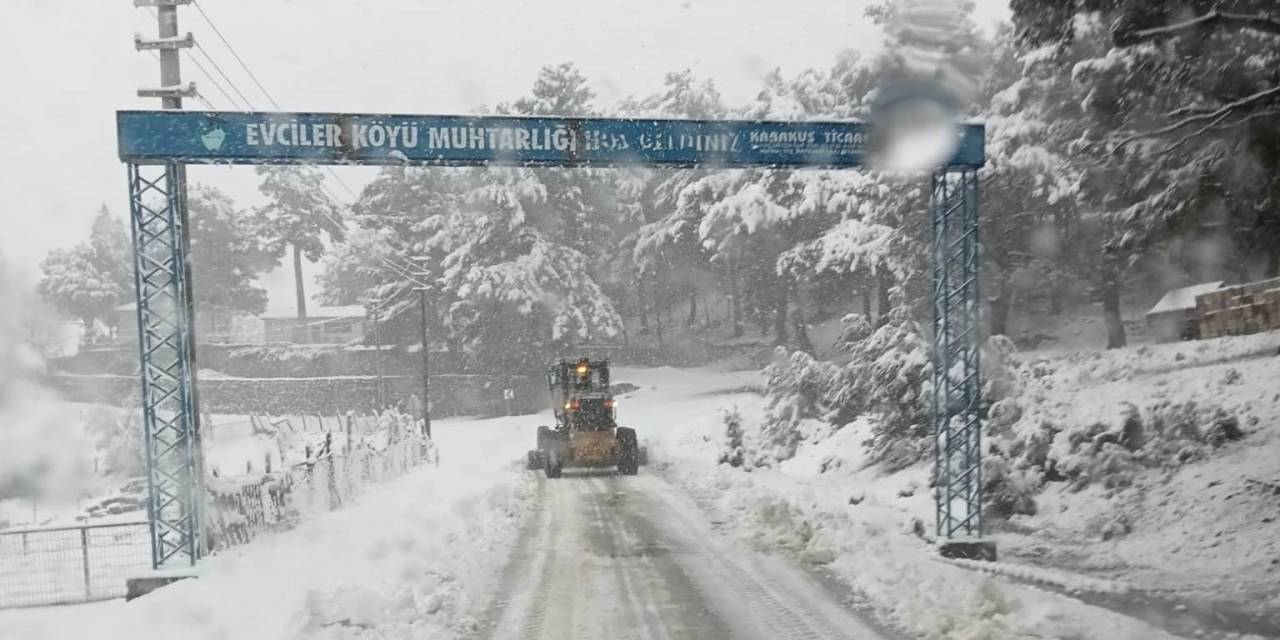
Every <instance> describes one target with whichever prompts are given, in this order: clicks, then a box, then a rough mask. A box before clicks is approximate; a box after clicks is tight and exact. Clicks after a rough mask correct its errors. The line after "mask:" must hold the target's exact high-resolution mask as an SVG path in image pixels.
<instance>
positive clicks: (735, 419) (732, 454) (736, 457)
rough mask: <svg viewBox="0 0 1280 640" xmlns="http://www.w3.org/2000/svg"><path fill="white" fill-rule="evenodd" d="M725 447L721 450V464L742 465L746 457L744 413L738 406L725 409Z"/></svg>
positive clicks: (736, 466)
mask: <svg viewBox="0 0 1280 640" xmlns="http://www.w3.org/2000/svg"><path fill="white" fill-rule="evenodd" d="M724 438H725V441H724V447H723V449H722V450H721V451H720V460H719V463H720V464H727V465H729V466H731V467H734V468H738V467H741V466H742V464H743V461H744V458H745V457H746V451H745V450H744V449H743V441H742V414H741V413H739V412H738V409H737V407H734V408H733V410H732V411H729V410H726V411H724Z"/></svg>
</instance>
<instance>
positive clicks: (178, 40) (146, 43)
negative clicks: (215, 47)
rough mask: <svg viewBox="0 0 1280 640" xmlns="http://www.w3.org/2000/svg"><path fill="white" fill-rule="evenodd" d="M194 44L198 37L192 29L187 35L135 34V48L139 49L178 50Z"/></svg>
mask: <svg viewBox="0 0 1280 640" xmlns="http://www.w3.org/2000/svg"><path fill="white" fill-rule="evenodd" d="M194 46H196V38H195V36H193V35H191V32H190V31H188V32H187V35H185V36H181V37H179V36H173V37H172V38H144V37H142V36H141V35H139V34H136V33H135V34H133V48H135V49H137V50H138V51H156V50H159V51H177V50H178V49H190V48H191V47H194Z"/></svg>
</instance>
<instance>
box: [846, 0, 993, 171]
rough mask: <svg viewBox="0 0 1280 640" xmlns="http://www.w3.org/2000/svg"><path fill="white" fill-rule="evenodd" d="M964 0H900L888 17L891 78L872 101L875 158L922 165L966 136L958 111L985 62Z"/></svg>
mask: <svg viewBox="0 0 1280 640" xmlns="http://www.w3.org/2000/svg"><path fill="white" fill-rule="evenodd" d="M971 9H972V7H971V5H970V4H969V3H968V2H965V1H964V0H900V1H899V2H897V3H896V4H894V5H893V6H892V7H891V13H890V17H889V20H888V22H887V24H886V36H887V46H886V51H885V54H884V66H885V79H884V81H883V82H882V85H881V86H880V88H879V89H877V91H876V95H875V98H874V99H873V101H872V105H871V123H870V124H871V126H872V131H873V142H872V148H871V154H870V156H871V158H870V159H871V162H872V164H873V166H876V167H878V168H882V169H888V170H894V171H924V170H929V169H933V168H936V167H939V166H942V165H944V164H946V163H947V161H948V160H950V158H951V157H952V155H954V153H955V151H956V147H957V146H958V145H959V142H960V133H961V132H960V127H959V118H960V114H961V113H962V112H963V110H964V107H965V105H967V104H968V103H969V102H970V101H971V100H972V98H973V96H974V94H975V92H976V89H977V86H978V83H979V74H980V72H981V67H982V62H981V60H982V58H981V53H980V52H979V49H980V47H979V44H980V39H979V38H978V37H977V35H976V31H975V30H974V28H973V23H972V22H971V21H970V20H969V12H970V11H971Z"/></svg>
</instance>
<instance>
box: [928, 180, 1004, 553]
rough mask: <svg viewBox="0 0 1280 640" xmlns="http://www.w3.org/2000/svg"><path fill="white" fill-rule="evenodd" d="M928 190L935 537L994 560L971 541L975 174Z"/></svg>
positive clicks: (976, 406)
mask: <svg viewBox="0 0 1280 640" xmlns="http://www.w3.org/2000/svg"><path fill="white" fill-rule="evenodd" d="M932 186H933V190H932V198H931V201H930V205H929V208H930V213H931V214H932V218H933V265H932V268H933V345H932V352H933V427H934V438H935V455H936V456H937V458H936V467H935V473H934V481H935V486H934V492H935V493H934V495H935V499H936V510H937V535H938V537H939V539H945V540H946V541H947V542H945V543H944V544H943V547H942V552H943V554H944V555H955V556H967V557H983V558H988V559H991V560H994V559H995V548H994V546H991V545H990V544H989V543H985V542H981V541H978V540H977V539H978V538H981V536H982V535H983V533H984V531H983V522H982V406H981V405H982V372H981V368H980V367H981V361H980V354H981V351H982V324H981V320H982V318H981V315H982V314H981V308H982V305H981V298H980V295H979V287H978V279H979V259H980V255H979V254H980V244H979V238H978V196H979V193H978V173H977V171H973V170H964V171H952V172H947V171H940V172H938V173H937V174H935V175H934V176H933V185H932ZM988 547H989V551H988Z"/></svg>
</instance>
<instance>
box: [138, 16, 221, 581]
mask: <svg viewBox="0 0 1280 640" xmlns="http://www.w3.org/2000/svg"><path fill="white" fill-rule="evenodd" d="M191 2H192V0H133V6H134V7H137V8H147V9H151V10H153V13H154V14H155V16H156V26H157V33H156V35H157V38H155V39H151V38H143V37H142V36H141V35H139V34H135V35H134V37H133V45H134V48H135V49H136V50H138V51H152V52H158V54H157V55H158V56H159V58H160V86H159V87H157V88H140V89H138V97H140V98H160V106H161V107H162V108H164V109H182V99H183V98H193V97H195V96H196V95H197V94H196V85H195V83H188V84H187V86H185V87H184V86H182V72H181V62H182V61H181V57H180V56H181V54H182V50H183V49H190V48H191V47H193V46H195V38H193V37H192V35H191V33H190V32H188V33H187V34H186V35H185V36H183V37H179V36H178V7H179V6H182V5H188V4H191ZM164 172H165V177H164V179H163V182H162V184H163V185H164V187H163V188H164V190H165V192H166V193H167V194H168V210H169V211H168V213H169V216H170V217H169V218H167V219H165V218H163V217H162V216H155V217H154V218H152V219H150V220H143V219H140V217H139V216H140V214H139V213H138V208H137V207H136V206H134V207H133V213H132V216H133V219H132V225H133V228H134V259H135V265H134V268H135V270H137V273H136V274H135V277H136V280H135V282H136V283H137V287H138V291H137V292H136V293H137V304H138V313H139V316H138V318H139V319H138V326H139V330H140V333H142V332H145V331H150V330H152V329H155V328H156V327H158V326H160V323H157V324H156V326H154V327H152V329H144V315H145V314H144V312H143V308H144V306H149V303H148V304H146V305H144V292H143V290H142V289H143V281H144V278H143V276H142V275H141V269H142V266H141V265H142V261H141V258H140V252H142V251H144V249H143V248H141V245H140V244H139V243H140V240H139V235H140V232H139V231H138V229H140V228H142V227H152V228H155V229H163V228H165V227H167V228H168V229H169V230H170V231H171V232H173V231H176V233H177V237H176V240H177V243H178V246H176V247H172V248H171V251H172V255H173V256H174V258H173V263H174V264H173V266H174V267H175V269H174V270H173V272H170V273H166V276H167V278H168V279H169V281H168V283H167V284H163V285H159V287H161V290H165V291H167V293H168V294H169V295H170V296H172V297H174V298H176V299H177V300H180V301H182V302H180V303H179V304H181V307H179V308H178V309H171V310H163V309H159V315H161V316H165V315H168V316H169V318H168V320H169V322H170V323H171V324H169V329H168V331H172V334H173V335H171V336H168V337H167V338H166V340H165V343H166V344H168V345H170V346H169V347H168V349H169V350H171V351H172V353H171V354H170V355H172V356H174V357H175V358H176V360H177V363H178V364H179V366H178V367H177V371H178V375H179V376H180V378H184V379H181V380H178V381H176V387H174V389H176V390H177V391H178V393H176V394H173V395H171V396H170V397H173V398H176V399H177V402H178V403H179V408H178V419H177V421H176V424H178V425H179V426H180V429H179V431H180V432H182V433H181V436H180V437H179V438H178V439H177V440H176V443H173V444H172V446H170V445H167V444H163V443H164V442H165V441H166V439H171V438H172V433H170V432H171V431H172V429H170V428H169V427H167V426H162V425H157V422H156V420H155V417H154V414H153V412H154V411H156V409H157V408H158V407H159V406H161V405H165V404H169V402H168V401H166V400H163V399H162V400H160V401H159V402H156V403H154V404H149V401H148V398H149V397H151V398H154V397H155V396H149V394H148V393H147V388H148V387H149V386H153V385H159V386H161V387H167V386H171V385H172V383H173V382H174V381H172V380H169V381H160V380H159V379H158V378H157V379H148V378H147V377H146V371H147V364H148V360H149V358H152V357H155V356H153V355H150V354H148V353H147V352H146V351H145V350H144V352H143V354H142V361H143V366H142V369H143V372H144V373H143V375H144V379H143V424H144V427H143V428H144V430H145V433H144V436H143V437H144V440H145V442H146V444H147V446H146V450H147V452H148V454H147V476H148V478H149V480H150V483H149V486H150V488H149V495H148V512H149V514H150V518H151V551H152V566H153V567H154V568H157V569H159V568H161V567H162V566H163V565H164V564H165V563H166V561H167V560H168V559H169V558H171V557H177V556H179V555H185V556H186V557H187V558H188V559H189V561H190V563H191V564H192V565H194V564H195V563H196V561H197V560H198V559H199V558H201V557H202V556H204V555H205V553H206V552H207V549H206V548H205V545H206V542H207V541H206V540H205V538H204V536H203V534H202V523H201V520H202V515H203V514H202V511H203V509H202V508H201V503H202V502H203V500H204V457H203V454H202V451H201V441H200V401H199V395H198V393H197V384H196V371H197V370H198V367H197V366H196V347H195V345H196V336H195V304H194V302H193V300H194V298H193V296H192V295H191V291H192V288H191V263H190V261H189V260H186V259H184V258H183V256H189V255H190V254H191V236H190V225H189V224H187V222H188V221H187V168H186V166H185V165H183V164H181V163H176V162H171V163H169V164H168V165H167V166H165V167H164ZM143 184H148V183H147V181H145V180H139V181H137V182H135V183H134V184H133V186H132V188H133V189H134V190H140V189H141V188H142V187H141V186H140V185H143ZM157 220H158V221H159V223H157ZM144 233H145V232H144ZM153 233H155V231H153ZM160 236H161V237H162V236H163V233H162V232H161V233H160ZM161 271H163V269H161ZM183 292H185V295H184V293H183ZM184 298H185V300H184ZM142 343H143V341H142V339H141V336H140V344H139V346H140V348H141V347H142V346H143V344H142ZM160 351H166V350H165V349H161V350H160ZM166 353H167V351H166ZM184 389H185V391H186V393H185V394H183V393H181V391H182V390H184ZM161 433H164V436H161ZM157 440H159V441H160V444H158V443H157ZM184 441H185V443H184ZM166 447H169V448H171V449H173V450H176V451H182V450H183V449H185V451H186V454H185V456H183V457H182V459H181V460H179V461H177V462H174V461H173V460H169V459H168V458H169V457H171V456H169V455H168V454H167V453H163V451H164V449H165V448H166ZM153 451H160V452H161V453H153ZM162 485H163V487H162ZM175 490H176V491H177V493H178V495H177V496H170V494H171V492H173V491H175ZM175 534H176V536H175Z"/></svg>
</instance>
